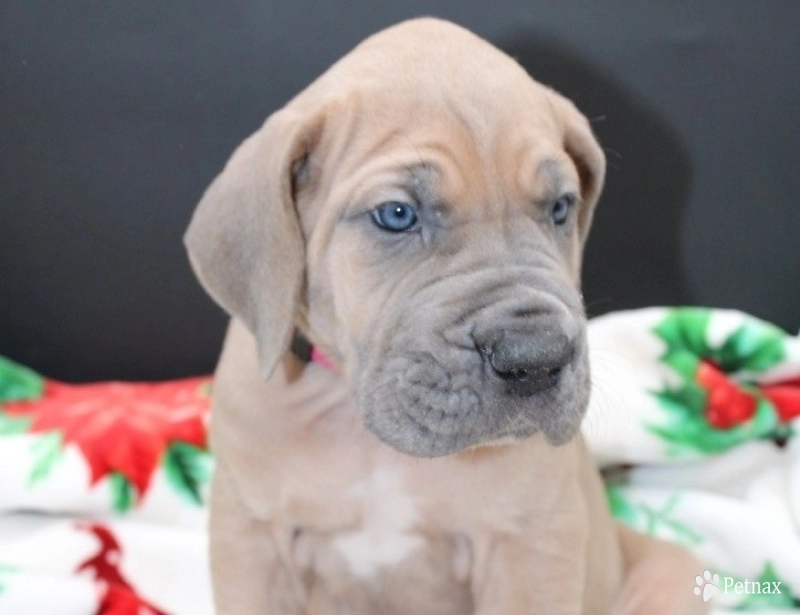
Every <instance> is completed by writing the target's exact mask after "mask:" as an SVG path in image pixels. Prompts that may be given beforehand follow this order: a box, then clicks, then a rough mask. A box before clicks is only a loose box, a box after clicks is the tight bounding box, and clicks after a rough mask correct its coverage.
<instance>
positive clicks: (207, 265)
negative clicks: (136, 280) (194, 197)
mask: <svg viewBox="0 0 800 615" xmlns="http://www.w3.org/2000/svg"><path fill="white" fill-rule="evenodd" d="M303 120H304V118H302V117H300V114H298V113H297V112H295V111H292V110H291V109H289V108H284V109H282V110H280V111H278V112H276V113H274V114H273V115H272V116H270V118H269V119H268V120H267V122H266V123H265V124H264V126H263V127H262V128H261V129H260V130H259V131H258V132H256V133H255V134H253V135H251V136H250V137H249V138H248V139H247V140H246V141H244V143H242V144H241V145H240V146H239V148H238V149H237V150H236V151H235V152H234V154H233V156H231V158H230V160H229V161H228V163H227V164H226V165H225V169H224V170H223V171H222V173H220V174H219V175H218V176H217V178H216V179H215V180H214V181H213V183H212V184H211V186H209V188H208V189H207V190H206V192H205V194H204V195H203V198H202V199H201V200H200V204H199V205H198V206H197V209H196V210H195V212H194V215H193V216H192V220H191V223H190V224H189V228H188V229H187V231H186V235H185V236H184V243H185V245H186V248H187V250H188V252H189V260H190V261H191V264H192V268H193V269H194V272H195V274H196V275H197V277H198V278H199V280H200V282H201V284H202V285H203V287H204V288H205V289H206V291H207V292H208V294H209V295H211V297H212V298H213V299H214V300H215V301H216V302H217V303H218V304H219V305H220V306H222V307H223V308H224V309H225V310H226V311H227V312H228V313H229V314H231V315H232V316H235V317H237V318H239V319H240V320H241V321H242V322H243V323H244V324H245V325H246V326H247V328H248V329H249V330H250V331H251V332H252V333H253V335H254V336H255V338H256V342H257V344H258V354H259V363H260V367H261V374H262V377H264V378H267V377H269V375H270V374H271V373H272V371H273V369H274V368H275V365H276V363H277V361H278V359H279V358H280V357H281V355H282V354H283V352H284V351H285V349H286V348H287V347H288V345H289V342H290V336H291V334H292V330H293V327H294V319H295V314H296V311H297V306H298V302H299V300H300V293H301V288H302V281H303V276H304V259H305V254H304V252H305V250H304V244H303V237H302V233H301V230H300V223H299V220H298V216H297V211H296V208H295V202H294V194H293V177H292V169H293V164H294V163H295V161H297V160H299V159H301V158H303V156H305V155H306V153H307V151H308V149H309V148H310V139H311V137H310V133H311V130H312V127H311V126H310V125H309V124H310V122H308V121H303Z"/></svg>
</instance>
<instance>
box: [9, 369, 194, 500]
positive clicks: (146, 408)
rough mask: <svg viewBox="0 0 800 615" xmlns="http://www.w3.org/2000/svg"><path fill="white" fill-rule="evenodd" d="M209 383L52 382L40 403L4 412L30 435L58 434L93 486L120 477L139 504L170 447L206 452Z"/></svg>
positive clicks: (18, 405)
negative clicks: (81, 460) (77, 455)
mask: <svg viewBox="0 0 800 615" xmlns="http://www.w3.org/2000/svg"><path fill="white" fill-rule="evenodd" d="M209 382H210V381H209V379H208V378H187V379H184V380H176V381H170V382H163V383H152V384H151V383H145V384H142V383H122V382H107V383H99V384H85V385H70V384H65V383H62V382H56V381H52V380H48V381H47V382H46V384H45V387H44V394H43V395H42V397H41V398H39V399H35V400H31V401H25V402H17V403H6V404H4V405H3V411H4V412H5V413H6V414H8V415H11V416H19V417H27V418H29V419H30V420H31V423H30V426H29V428H28V431H30V432H32V433H44V432H59V433H60V434H61V437H62V441H63V443H64V444H65V445H66V444H74V445H76V446H77V447H78V448H79V449H80V451H81V453H82V454H83V456H84V457H85V458H86V461H87V462H88V464H89V468H90V472H91V483H92V484H93V485H94V484H95V483H97V482H98V481H99V480H100V479H102V478H104V477H106V476H107V475H109V474H111V473H113V472H118V473H120V474H122V475H123V476H125V478H127V479H128V480H129V481H130V482H131V483H132V484H133V485H134V486H135V487H136V490H137V492H138V497H140V498H141V496H142V495H144V493H145V492H146V491H147V488H148V485H149V484H150V479H151V477H152V475H153V472H154V470H155V469H156V467H157V465H158V463H159V461H160V459H161V457H162V456H163V454H164V452H165V450H166V448H167V447H168V446H169V445H170V444H171V443H173V442H184V443H187V444H191V445H193V446H197V447H200V448H204V447H205V446H206V419H207V415H208V411H209V405H210V404H209V398H208V395H207V393H206V389H207V388H208V383H209Z"/></svg>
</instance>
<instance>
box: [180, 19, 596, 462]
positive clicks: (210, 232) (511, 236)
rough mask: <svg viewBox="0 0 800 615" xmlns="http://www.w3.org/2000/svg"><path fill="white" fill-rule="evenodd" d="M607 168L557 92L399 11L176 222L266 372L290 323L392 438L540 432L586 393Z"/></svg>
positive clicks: (555, 424)
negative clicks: (588, 267) (583, 264)
mask: <svg viewBox="0 0 800 615" xmlns="http://www.w3.org/2000/svg"><path fill="white" fill-rule="evenodd" d="M604 169H605V163H604V158H603V154H602V151H601V150H600V148H599V146H598V145H597V143H596V141H595V139H594V137H593V136H592V133H591V130H590V128H589V126H588V123H587V122H586V120H585V118H584V117H583V116H582V115H580V113H579V112H578V111H577V110H576V109H575V108H574V106H573V105H572V104H571V103H570V102H568V101H567V100H565V99H564V98H562V97H561V96H559V95H558V94H556V93H555V92H553V91H551V90H549V89H547V88H545V87H543V86H541V85H540V84H538V83H536V82H535V81H533V80H532V79H531V78H530V77H528V75H527V74H526V73H525V72H524V71H523V70H522V69H521V68H520V67H519V66H518V65H517V64H516V63H515V62H514V61H513V60H511V59H510V58H509V57H507V56H506V55H504V54H503V53H501V52H500V51H498V50H497V49H495V48H493V47H492V46H490V45H489V44H488V43H486V42H484V41H482V40H481V39H479V38H477V37H475V36H474V35H472V34H470V33H468V32H467V31H465V30H463V29H461V28H459V27H457V26H454V25H452V24H447V23H445V22H441V21H437V20H431V19H425V20H416V21H412V22H406V23H403V24H400V25H399V26H395V27H394V28H390V29H389V30H386V31H384V32H381V33H379V34H377V35H375V36H373V37H372V38H370V39H367V41H365V42H364V43H362V44H361V45H360V46H359V47H357V48H356V49H355V50H354V51H353V52H351V53H350V54H349V55H348V56H345V58H343V59H342V60H340V61H339V62H338V63H337V64H335V65H334V66H333V67H332V68H331V69H330V70H329V71H328V72H327V73H325V74H324V75H323V76H322V77H320V78H319V79H318V80H317V81H315V82H314V83H313V84H312V85H311V86H309V88H307V89H306V90H305V91H303V92H302V93H301V94H300V95H298V96H297V97H296V98H295V99H294V100H293V101H291V102H290V103H289V104H288V105H287V106H286V107H285V108H284V109H282V110H280V111H278V112H277V113H276V114H274V115H273V116H272V117H270V118H269V120H268V121H267V123H266V124H265V125H264V127H263V128H262V129H261V130H260V131H259V132H257V133H256V134H255V135H253V136H252V137H250V138H249V139H248V140H247V141H245V142H244V144H242V146H240V148H239V149H238V150H237V151H236V153H235V154H234V155H233V157H232V158H231V160H230V162H229V163H228V165H227V166H226V168H225V170H224V171H223V172H222V174H221V175H220V176H219V177H218V178H217V179H216V180H215V181H214V183H213V184H212V185H211V187H210V188H209V190H208V191H207V192H206V194H205V196H204V197H203V199H202V201H201V203H200V205H199V206H198V208H197V211H196V212H195V215H194V217H193V219H192V223H191V225H190V227H189V230H188V232H187V235H186V243H187V246H188V249H189V254H190V258H191V261H192V264H193V266H194V269H195V271H196V272H197V274H198V276H199V278H200V280H201V282H202V283H203V285H204V286H205V287H206V289H207V290H208V291H209V293H210V294H211V295H212V297H214V298H215V299H216V300H217V302H219V303H220V304H221V305H222V306H223V307H224V308H225V309H226V310H227V311H229V312H230V313H231V314H232V315H234V316H236V317H238V318H240V319H241V320H242V321H243V322H244V323H245V324H246V325H247V326H248V327H249V329H250V330H251V331H252V332H253V334H254V336H255V337H256V341H257V343H258V348H259V354H260V357H259V358H260V362H261V367H262V372H263V373H264V375H265V376H268V375H269V374H270V373H271V372H272V370H273V369H274V367H275V365H276V362H277V361H278V359H279V357H280V356H281V355H282V354H283V353H284V352H285V350H286V347H287V345H288V342H289V339H290V335H291V333H292V331H293V329H294V328H295V327H298V326H299V327H300V328H302V329H303V330H304V331H306V332H307V334H308V335H309V337H310V339H311V340H312V341H313V342H314V343H315V344H317V345H319V346H320V347H321V348H322V349H323V351H325V352H326V353H327V354H328V355H329V356H330V357H331V358H332V359H333V360H334V361H335V362H336V363H337V364H339V365H340V366H341V367H342V370H343V371H344V372H345V373H346V375H347V377H348V378H349V379H350V383H351V386H352V388H353V393H354V398H355V399H356V400H357V403H358V405H359V408H360V411H361V413H362V416H363V418H364V421H365V424H366V425H367V426H368V427H369V428H370V429H371V430H372V431H373V432H374V433H375V434H376V435H378V436H379V437H380V438H381V439H383V440H384V441H385V442H387V443H389V444H390V445H392V446H394V447H395V448H397V449H399V450H401V451H404V452H407V453H409V454H412V455H418V456H437V455H445V454H449V453H453V452H456V451H458V450H461V449H463V448H466V447H468V446H472V445H477V444H482V443H486V442H490V441H493V440H497V439H503V438H510V439H521V438H525V437H528V436H530V435H531V434H533V433H535V432H537V431H541V432H543V433H544V435H545V436H546V438H547V439H548V440H549V441H550V442H551V443H553V444H559V443H562V442H565V441H566V440H568V439H569V438H570V437H571V436H572V435H574V433H575V432H576V431H577V428H578V425H579V423H580V420H581V418H582V416H583V412H584V410H585V407H586V404H587V401H588V390H589V379H588V378H589V375H588V364H587V352H586V343H585V334H584V330H585V317H584V312H583V307H582V301H581V295H580V290H579V278H580V257H581V251H582V247H583V243H584V241H585V239H586V235H587V233H588V230H589V225H590V222H591V217H592V211H593V208H594V205H595V203H596V201H597V198H598V196H599V193H600V189H601V186H602V180H603V175H604Z"/></svg>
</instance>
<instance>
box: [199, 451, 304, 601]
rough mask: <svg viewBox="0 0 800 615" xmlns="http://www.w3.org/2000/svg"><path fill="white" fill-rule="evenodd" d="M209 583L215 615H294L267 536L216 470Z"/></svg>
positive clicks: (288, 582) (286, 578)
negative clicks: (210, 580)
mask: <svg viewBox="0 0 800 615" xmlns="http://www.w3.org/2000/svg"><path fill="white" fill-rule="evenodd" d="M210 547H211V579H212V586H213V590H214V607H215V611H214V612H215V613H216V615H300V614H301V613H302V612H303V611H302V609H301V608H300V606H299V604H298V599H297V595H296V591H293V590H292V588H293V587H294V586H295V583H293V581H292V578H291V574H290V572H289V569H288V567H287V566H286V565H285V562H284V561H282V559H281V557H280V553H279V550H278V548H277V546H276V544H275V540H274V538H273V536H272V534H271V531H270V524H269V523H267V522H265V521H261V520H258V519H255V518H254V517H253V516H252V515H251V514H249V511H248V510H247V509H246V508H245V506H244V505H243V503H242V501H241V497H240V495H239V493H238V490H237V488H236V485H235V484H234V483H233V481H232V479H231V477H230V473H229V472H227V471H226V470H225V469H224V467H222V466H221V465H220V466H218V467H217V469H216V471H215V474H214V478H213V481H212V483H211V499H210Z"/></svg>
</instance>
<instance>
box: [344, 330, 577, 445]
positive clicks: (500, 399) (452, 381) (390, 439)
mask: <svg viewBox="0 0 800 615" xmlns="http://www.w3.org/2000/svg"><path fill="white" fill-rule="evenodd" d="M464 352H466V351H463V350H462V351H461V354H460V355H456V356H460V359H461V360H460V361H454V360H452V358H451V360H450V361H447V362H445V361H442V360H439V359H437V358H436V357H435V356H434V355H433V354H432V353H431V352H428V351H426V352H419V351H406V352H399V351H398V350H394V351H393V352H392V354H391V355H390V356H388V357H386V358H385V359H384V360H382V361H380V362H378V363H377V367H376V368H375V369H373V370H371V373H367V374H365V378H364V379H363V380H362V381H361V382H360V383H358V385H357V388H358V391H357V392H358V395H357V397H358V401H359V406H360V408H361V409H362V414H363V417H364V422H365V425H366V426H367V428H368V429H370V430H371V431H372V432H373V433H375V434H376V435H377V436H378V437H379V438H380V439H381V440H383V441H384V442H386V443H387V444H389V445H390V446H392V447H394V448H396V449H398V450H400V451H401V452H404V453H407V454H409V455H414V456H418V457H438V456H443V455H448V454H452V453H456V452H458V451H461V450H463V449H466V448H469V447H473V446H476V445H483V444H489V443H493V442H496V441H498V440H505V441H508V440H522V439H525V438H528V437H530V436H532V435H533V434H535V433H537V432H542V434H543V435H544V436H545V438H546V439H547V441H548V442H550V443H551V444H553V445H559V444H563V443H564V442H567V441H568V440H570V439H571V438H572V437H573V436H574V435H575V433H576V432H577V430H578V428H579V425H580V422H581V419H582V418H583V415H584V412H585V409H586V406H587V404H588V389H589V374H588V361H587V353H586V352H585V339H584V337H583V336H582V335H581V337H580V338H579V339H578V343H576V344H575V345H574V348H572V349H571V351H570V353H571V354H570V357H569V361H568V362H566V363H564V364H563V365H560V366H559V367H558V368H557V372H558V375H557V378H555V379H554V382H552V383H551V384H550V385H549V386H539V385H538V384H537V386H529V385H526V383H525V382H519V381H512V382H511V383H509V381H508V380H509V379H512V380H513V378H511V377H501V376H505V374H501V376H498V374H497V373H496V370H495V368H494V367H493V366H492V365H491V363H488V362H487V361H486V360H485V359H484V358H482V357H481V356H480V355H479V354H478V353H475V352H472V353H471V354H469V355H464V354H463V353H464ZM451 356H452V355H451ZM517 375H518V374H517Z"/></svg>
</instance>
